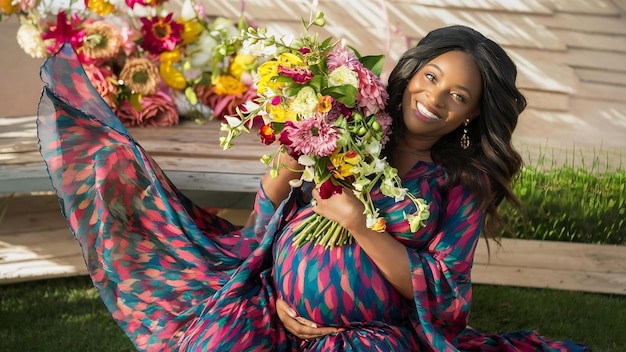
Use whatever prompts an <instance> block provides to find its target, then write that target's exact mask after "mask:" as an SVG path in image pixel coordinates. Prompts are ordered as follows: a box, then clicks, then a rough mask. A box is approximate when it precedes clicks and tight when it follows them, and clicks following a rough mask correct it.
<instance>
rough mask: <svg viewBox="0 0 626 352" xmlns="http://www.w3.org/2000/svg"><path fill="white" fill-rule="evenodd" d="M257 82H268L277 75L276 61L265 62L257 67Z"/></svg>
mask: <svg viewBox="0 0 626 352" xmlns="http://www.w3.org/2000/svg"><path fill="white" fill-rule="evenodd" d="M258 70H259V80H261V81H269V80H270V79H272V77H274V76H277V75H278V61H274V60H272V61H266V62H264V63H262V64H261V65H260V66H259V69H258Z"/></svg>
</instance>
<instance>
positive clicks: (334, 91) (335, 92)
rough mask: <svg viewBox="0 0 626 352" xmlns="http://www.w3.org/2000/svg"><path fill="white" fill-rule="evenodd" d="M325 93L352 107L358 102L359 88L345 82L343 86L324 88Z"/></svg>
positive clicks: (323, 92)
mask: <svg viewBox="0 0 626 352" xmlns="http://www.w3.org/2000/svg"><path fill="white" fill-rule="evenodd" d="M322 94H323V95H330V96H331V97H333V99H335V100H337V101H339V102H341V103H342V104H343V105H345V106H347V107H349V108H351V107H353V106H354V103H355V102H356V94H357V90H356V88H355V87H354V86H351V85H349V84H344V85H341V86H335V87H328V88H326V89H324V90H322Z"/></svg>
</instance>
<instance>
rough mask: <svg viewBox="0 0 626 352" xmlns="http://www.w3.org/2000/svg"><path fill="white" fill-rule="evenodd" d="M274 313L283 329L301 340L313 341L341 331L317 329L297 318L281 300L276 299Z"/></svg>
mask: <svg viewBox="0 0 626 352" xmlns="http://www.w3.org/2000/svg"><path fill="white" fill-rule="evenodd" d="M276 312H277V313H278V318H279V319H280V321H281V322H282V323H283V325H284V326H285V329H287V331H289V332H290V333H292V334H293V335H295V336H296V337H298V338H300V339H302V340H310V339H315V338H318V337H322V336H325V335H328V334H333V333H336V332H340V331H342V330H343V329H337V328H331V327H318V326H317V324H315V323H314V322H312V321H310V320H307V319H305V318H303V317H299V316H298V315H297V314H296V312H295V311H294V310H293V309H292V308H291V307H289V305H288V304H287V302H285V301H284V300H282V299H276Z"/></svg>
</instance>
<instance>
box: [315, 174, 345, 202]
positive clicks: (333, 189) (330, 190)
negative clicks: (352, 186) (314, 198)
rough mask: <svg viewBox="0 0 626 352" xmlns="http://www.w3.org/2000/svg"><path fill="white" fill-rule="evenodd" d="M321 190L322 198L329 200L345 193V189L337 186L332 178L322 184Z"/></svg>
mask: <svg viewBox="0 0 626 352" xmlns="http://www.w3.org/2000/svg"><path fill="white" fill-rule="evenodd" d="M319 189H320V197H322V199H328V198H330V197H332V196H333V195H335V194H341V192H343V187H342V186H338V185H335V184H334V183H333V181H331V179H330V178H329V179H328V180H326V181H325V182H324V183H322V184H321V185H320V187H319Z"/></svg>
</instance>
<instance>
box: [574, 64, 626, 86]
mask: <svg viewBox="0 0 626 352" xmlns="http://www.w3.org/2000/svg"><path fill="white" fill-rule="evenodd" d="M574 71H575V72H576V75H577V76H578V77H579V78H580V80H581V81H585V82H591V83H603V84H614V85H617V86H624V85H626V73H620V72H607V71H600V70H594V69H586V68H576V69H575V70H574Z"/></svg>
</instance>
